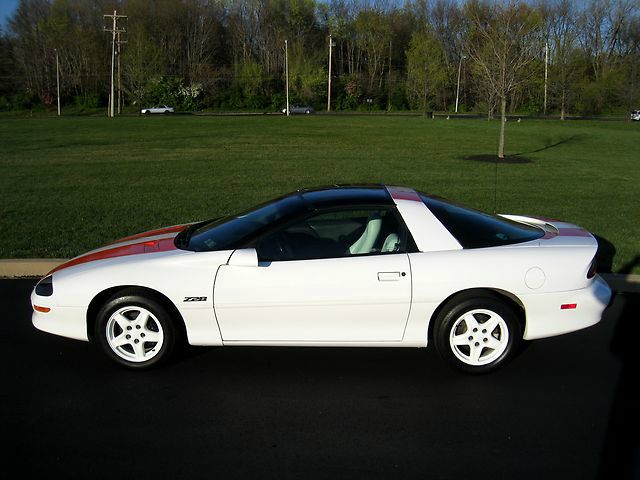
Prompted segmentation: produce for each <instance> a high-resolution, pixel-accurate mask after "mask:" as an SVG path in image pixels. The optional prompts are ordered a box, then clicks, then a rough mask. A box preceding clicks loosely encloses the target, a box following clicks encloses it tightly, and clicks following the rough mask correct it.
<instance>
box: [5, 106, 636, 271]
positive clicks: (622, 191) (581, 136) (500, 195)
mask: <svg viewBox="0 0 640 480" xmlns="http://www.w3.org/2000/svg"><path fill="white" fill-rule="evenodd" d="M498 128H499V123H498V122H497V121H494V122H487V121H484V120H449V121H447V120H444V119H436V120H431V119H426V118H423V117H419V116H413V117H411V116H397V117H391V116H389V117H385V116H376V117H366V116H322V115H317V116H311V117H305V116H300V117H290V118H286V117H283V116H276V115H268V116H251V117H203V116H158V117H151V118H143V117H126V118H125V117H122V118H115V119H108V118H104V117H83V118H81V117H62V118H42V117H40V118H10V117H4V118H0V144H1V145H2V153H0V191H1V192H2V194H1V203H0V231H1V232H2V236H3V239H2V242H0V258H21V257H71V256H74V255H77V254H79V253H81V252H83V251H86V250H88V249H91V248H94V247H97V246H99V245H101V244H104V243H105V242H109V241H112V240H114V239H116V238H119V237H122V236H125V235H129V234H132V233H136V232H139V231H143V230H145V229H150V228H154V227H159V226H163V225H172V224H176V223H181V222H189V221H194V220H200V219H206V218H210V217H216V216H219V215H224V214H228V213H233V212H237V211H239V210H241V209H243V208H246V207H249V206H251V205H253V204H255V203H258V202H261V201H264V200H267V199H269V198H272V197H274V196H277V195H280V194H283V193H286V192H289V191H292V190H295V189H297V188H299V187H304V186H316V185H324V184H332V183H360V182H382V183H388V184H396V185H405V186H411V187H414V188H416V189H419V190H422V191H425V192H430V193H435V194H438V195H441V196H444V197H447V198H449V199H452V200H456V201H459V202H462V203H465V204H467V205H470V206H473V207H476V208H479V209H482V210H486V211H490V212H493V211H494V203H495V206H496V209H497V211H498V212H499V213H520V214H538V215H544V216H549V217H554V218H561V219H565V220H568V221H571V222H574V223H577V224H579V225H581V226H583V227H586V228H587V229H589V230H590V231H592V232H593V233H595V234H597V235H599V236H601V237H603V238H605V239H607V240H608V241H609V242H611V243H612V244H613V245H614V246H615V248H616V255H615V257H614V262H613V270H614V271H619V270H621V269H625V268H626V269H627V270H628V269H629V268H630V267H629V265H631V264H634V263H638V262H637V256H638V254H640V240H639V239H640V216H639V208H638V207H639V201H638V199H639V197H640V169H639V168H638V162H640V148H639V147H640V125H638V124H631V123H628V122H587V121H571V122H570V121H567V122H560V121H534V120H531V121H528V120H527V121H522V122H521V123H517V122H509V123H508V124H507V146H506V153H507V154H510V155H511V154H520V155H522V156H525V157H527V158H529V159H531V160H532V162H531V163H524V164H500V165H498V166H497V167H496V166H495V165H494V164H491V163H482V162H475V161H469V160H465V159H464V157H465V156H467V155H476V154H491V153H494V152H495V150H496V144H497V132H498ZM496 168H497V190H495V188H494V187H495V185H496ZM494 192H497V194H496V195H495V198H494ZM631 268H632V269H633V271H634V272H635V273H640V266H639V265H635V266H633V267H631Z"/></svg>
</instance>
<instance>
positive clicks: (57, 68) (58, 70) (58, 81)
mask: <svg viewBox="0 0 640 480" xmlns="http://www.w3.org/2000/svg"><path fill="white" fill-rule="evenodd" d="M54 51H55V52H56V90H57V92H58V116H60V64H59V63H58V49H57V48H55V49H54Z"/></svg>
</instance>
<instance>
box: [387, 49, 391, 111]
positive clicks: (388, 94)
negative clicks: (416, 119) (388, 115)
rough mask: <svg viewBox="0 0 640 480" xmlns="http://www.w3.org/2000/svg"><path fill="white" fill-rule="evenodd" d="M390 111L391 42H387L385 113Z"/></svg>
mask: <svg viewBox="0 0 640 480" xmlns="http://www.w3.org/2000/svg"><path fill="white" fill-rule="evenodd" d="M390 111H391V40H389V71H388V73H387V112H390Z"/></svg>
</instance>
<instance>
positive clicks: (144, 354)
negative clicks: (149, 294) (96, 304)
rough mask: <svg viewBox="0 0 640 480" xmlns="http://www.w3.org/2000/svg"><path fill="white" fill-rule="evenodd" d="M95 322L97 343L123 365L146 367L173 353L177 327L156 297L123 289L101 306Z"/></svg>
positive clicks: (167, 357) (165, 358)
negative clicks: (152, 297) (153, 298)
mask: <svg viewBox="0 0 640 480" xmlns="http://www.w3.org/2000/svg"><path fill="white" fill-rule="evenodd" d="M96 321H97V323H96V330H95V331H96V339H97V342H98V345H99V346H100V348H101V350H102V351H103V352H104V353H105V354H106V355H107V356H108V357H109V358H111V359H112V360H114V361H115V362H117V363H119V364H120V365H124V366H125V367H128V368H132V369H136V370H143V369H147V368H151V367H153V366H156V365H159V364H160V363H163V362H165V361H166V360H168V359H169V357H170V356H171V353H172V352H173V349H174V346H175V343H176V329H175V326H174V324H173V322H172V320H171V317H170V316H169V314H168V313H167V311H166V310H165V309H164V307H163V306H162V305H160V304H159V303H157V302H156V301H154V300H151V299H149V298H145V297H142V296H140V295H136V294H134V293H130V294H129V293H127V292H123V293H121V294H118V295H116V296H115V297H112V298H111V300H109V301H108V302H107V303H106V304H105V305H104V306H103V307H102V308H101V309H100V311H99V312H98V316H97V320H96Z"/></svg>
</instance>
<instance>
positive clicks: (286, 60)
mask: <svg viewBox="0 0 640 480" xmlns="http://www.w3.org/2000/svg"><path fill="white" fill-rule="evenodd" d="M284 72H285V84H286V88H287V117H288V116H289V47H288V45H287V40H285V41H284Z"/></svg>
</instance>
